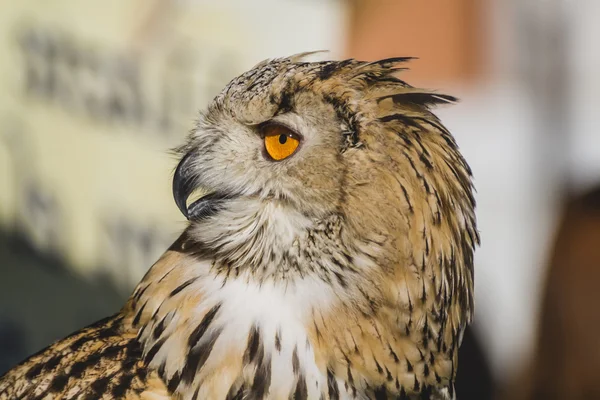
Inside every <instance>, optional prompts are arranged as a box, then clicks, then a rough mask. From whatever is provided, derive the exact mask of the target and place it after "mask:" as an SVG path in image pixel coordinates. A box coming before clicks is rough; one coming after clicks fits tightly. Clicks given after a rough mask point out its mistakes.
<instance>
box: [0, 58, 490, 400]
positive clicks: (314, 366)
mask: <svg viewBox="0 0 600 400" xmlns="http://www.w3.org/2000/svg"><path fill="white" fill-rule="evenodd" d="M404 61H406V59H402V58H398V59H390V60H382V61H377V62H370V63H367V62H359V61H355V60H345V61H327V62H313V63H310V62H304V61H303V55H300V56H294V57H290V58H286V59H277V60H273V61H266V62H263V63H261V64H259V65H257V66H256V67H255V68H253V69H252V70H250V71H248V72H246V73H244V74H243V75H241V76H240V77H238V78H236V79H234V80H233V81H232V82H231V83H230V84H229V85H228V86H227V87H226V88H225V89H224V90H223V91H222V92H221V94H219V95H218V96H217V97H216V98H215V100H214V101H213V102H212V103H211V104H210V105H209V107H208V109H207V110H206V111H205V112H204V113H202V114H201V116H200V119H199V122H198V124H197V126H196V128H195V129H194V130H193V132H192V133H191V134H190V136H189V138H188V141H187V142H186V144H185V145H184V146H182V147H181V148H180V153H181V155H182V161H181V163H180V165H179V167H178V168H177V171H176V173H175V178H174V193H175V197H176V201H177V203H178V205H179V207H180V208H181V209H182V211H183V212H184V213H185V214H186V216H188V217H189V219H190V221H191V222H190V225H189V227H188V228H187V229H186V230H185V232H184V233H183V234H182V236H181V237H180V238H179V239H178V240H177V241H176V242H175V243H174V244H173V246H172V247H171V248H170V249H169V250H168V251H167V252H166V253H165V254H164V255H163V256H162V257H161V258H160V260H158V261H157V262H156V264H155V265H154V266H153V267H152V268H151V269H150V271H149V272H148V273H147V275H146V276H145V277H144V279H143V280H142V282H141V283H140V284H139V285H138V287H137V288H136V289H135V291H134V293H133V295H132V296H131V298H130V300H129V301H128V303H127V304H126V306H125V307H124V308H123V310H122V311H121V312H120V313H119V314H118V315H116V316H114V317H112V318H111V319H108V320H106V321H103V322H100V323H99V324H98V325H97V326H95V327H92V328H88V329H87V330H83V331H81V332H79V333H77V334H75V336H73V337H71V338H68V339H65V340H63V341H60V342H58V343H56V344H54V345H53V346H51V347H49V348H48V349H46V350H44V351H43V352H42V353H40V354H38V355H36V356H34V357H32V358H30V359H29V360H27V361H25V362H24V363H23V364H22V365H20V366H18V367H16V368H15V369H14V370H12V371H10V372H8V374H7V375H5V376H4V377H3V378H1V379H0V399H9V398H26V399H34V398H44V396H42V395H53V397H54V398H61V399H71V398H83V397H78V396H79V394H83V393H85V394H90V395H91V396H92V397H91V398H144V399H162V398H177V399H225V398H228V399H261V398H271V399H284V398H294V399H338V398H340V399H341V398H357V399H367V398H369V399H370V398H373V399H386V398H400V399H417V398H418V399H450V398H453V397H454V389H453V380H454V377H455V374H456V368H457V351H458V347H459V345H460V340H461V337H462V333H463V331H464V329H465V327H466V325H467V324H468V323H469V322H470V320H471V317H472V313H473V250H474V247H475V246H476V245H477V243H478V241H479V236H478V233H477V230H476V226H475V215H474V207H475V201H474V199H473V194H472V184H471V179H470V175H471V172H470V170H469V167H468V165H467V164H466V162H465V161H464V159H463V158H462V156H461V155H460V153H459V151H458V148H457V145H456V143H455V141H454V139H453V137H452V135H451V134H450V133H449V132H448V131H447V130H446V128H444V126H443V125H442V124H441V122H440V121H439V120H438V119H437V118H436V117H435V116H434V115H433V114H432V113H431V112H430V110H429V107H430V106H432V105H435V104H438V103H446V102H451V101H452V100H453V98H452V97H450V96H445V95H439V94H435V93H433V92H430V91H427V90H422V89H417V88H413V87H411V86H409V85H407V84H406V83H404V82H403V81H401V80H399V79H398V78H396V77H395V76H394V74H395V73H396V72H397V70H398V69H399V68H397V65H398V64H399V63H402V62H404ZM266 123H275V124H277V125H278V126H283V127H284V129H289V130H290V131H291V132H293V133H294V134H297V136H294V137H295V138H297V139H298V140H299V141H300V145H299V146H298V149H297V150H296V151H295V153H293V154H292V155H291V156H289V157H288V158H285V159H283V160H282V161H273V160H272V159H269V157H268V155H266V154H265V150H264V144H263V140H264V139H263V137H261V132H263V131H262V130H263V127H264V126H265V124H266ZM290 137H292V136H290ZM282 140H283V141H285V138H283V139H282ZM197 188H199V189H201V190H202V191H203V192H204V193H209V194H208V195H207V196H205V197H203V198H202V199H200V200H199V201H197V202H195V203H194V204H192V205H190V206H188V205H187V204H186V199H187V198H188V196H189V195H190V193H191V191H192V190H194V189H197ZM99 382H101V383H99ZM107 382H108V383H107ZM36 396H37V397H36ZM47 398H52V396H51V397H47Z"/></svg>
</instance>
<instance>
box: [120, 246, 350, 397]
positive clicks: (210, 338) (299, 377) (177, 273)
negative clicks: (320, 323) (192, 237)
mask: <svg viewBox="0 0 600 400" xmlns="http://www.w3.org/2000/svg"><path fill="white" fill-rule="evenodd" d="M215 264H216V263H215V262H214V261H210V260H205V259H202V258H199V257H198V256H197V255H196V254H195V253H194V250H193V249H190V248H186V241H185V240H184V239H182V240H179V241H178V242H177V243H175V245H174V246H173V247H172V248H171V249H170V250H169V251H168V252H167V253H165V255H164V256H163V257H162V258H161V259H160V260H159V261H158V262H157V263H156V264H155V265H154V266H153V268H152V269H151V270H150V271H149V273H148V274H147V276H146V277H145V278H144V280H143V281H142V282H141V283H140V285H139V286H138V288H137V289H136V290H135V292H134V294H133V296H132V298H131V300H130V309H131V312H130V314H131V324H132V325H133V326H134V328H135V329H139V335H138V337H139V339H140V341H141V342H142V344H143V347H144V358H145V361H146V362H147V363H149V365H150V367H151V368H154V369H156V370H158V371H159V374H160V375H161V376H162V378H163V379H164V380H165V382H166V383H167V385H168V387H169V389H170V390H171V391H172V392H174V393H175V392H176V393H179V394H180V395H181V396H182V398H184V399H185V398H193V397H194V396H197V398H233V397H235V395H236V394H238V393H245V394H247V393H252V394H253V395H255V396H256V398H263V396H262V395H264V394H265V393H266V392H268V393H269V396H271V398H287V397H289V396H290V394H294V393H298V395H299V396H300V398H320V397H322V396H323V394H325V393H327V385H328V380H327V372H326V371H327V369H326V365H325V364H324V362H323V361H321V364H320V363H319V361H318V358H319V357H318V355H317V353H316V349H315V348H314V346H313V345H312V339H311V335H314V333H313V329H310V328H308V327H309V326H310V324H312V323H313V322H312V321H313V320H314V319H316V318H318V319H321V320H322V319H323V313H324V312H326V311H328V310H329V309H331V308H332V307H334V306H335V304H336V303H337V302H339V297H338V296H337V295H336V294H335V289H334V286H332V285H330V284H329V283H327V282H325V281H323V280H320V279H314V278H313V277H309V278H300V277H293V278H289V279H287V280H285V281H282V280H272V279H271V280H263V281H260V282H259V281H257V280H256V279H254V277H253V274H252V271H251V270H249V269H248V270H246V271H243V272H241V273H240V274H238V275H237V276H231V275H227V274H224V273H222V272H220V271H219V269H218V268H216V267H215ZM340 384H341V382H340ZM227 396H230V397H227Z"/></svg>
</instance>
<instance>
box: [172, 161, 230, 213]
mask: <svg viewBox="0 0 600 400" xmlns="http://www.w3.org/2000/svg"><path fill="white" fill-rule="evenodd" d="M194 167H197V166H195V165H194V154H193V152H189V153H187V154H186V155H185V156H184V157H183V158H182V159H181V161H180V162H179V164H178V165H177V168H176V169H175V174H174V176H173V198H174V199H175V204H177V207H178V208H179V211H181V213H182V214H183V215H184V216H185V217H186V218H187V219H188V220H190V221H199V220H201V219H203V218H207V217H209V216H211V215H213V214H214V213H216V212H217V211H219V210H220V209H221V208H222V205H223V203H224V201H225V200H227V199H230V198H231V197H232V196H230V195H227V194H223V193H220V192H213V193H210V194H208V195H206V196H203V197H202V198H200V199H198V200H196V201H195V202H193V203H192V204H190V205H189V206H188V205H187V200H188V198H189V197H190V195H191V194H192V193H193V192H194V190H196V188H197V187H198V186H199V185H198V182H197V176H196V175H195V174H194V172H193V171H194Z"/></svg>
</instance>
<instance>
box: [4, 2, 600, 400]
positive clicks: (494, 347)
mask: <svg viewBox="0 0 600 400" xmlns="http://www.w3.org/2000/svg"><path fill="white" fill-rule="evenodd" d="M599 15H600V2H598V1H597V0H578V1H568V0H529V1H520V0H453V1H451V2H450V1H447V0H426V1H409V0H388V1H386V0H362V1H361V0H353V1H352V0H253V1H245V0H152V1H149V0H143V1H142V0H128V1H124V0H104V1H102V2H100V1H90V0H87V1H81V0H48V1H46V2H39V1H33V0H21V1H19V2H16V1H2V2H0V374H1V373H2V372H3V371H5V370H6V369H8V368H9V367H10V366H12V365H13V364H15V363H17V362H18V361H20V360H21V359H22V358H24V357H25V356H27V355H29V354H30V353H32V352H34V351H37V350H39V349H40V348H42V347H44V346H46V345H47V344H49V343H50V342H52V341H53V340H56V339H58V338H60V337H62V336H64V335H66V334H68V333H70V332H71V331H73V330H75V329H77V328H80V327H82V326H83V325H85V324H88V323H91V322H93V321H95V320H96V319H99V318H100V317H103V316H105V315H108V314H109V313H113V312H116V311H117V310H118V309H119V307H120V306H121V304H122V303H123V301H124V300H125V299H126V298H127V296H128V295H129V293H130V291H131V290H132V288H133V287H134V285H135V284H136V283H137V281H138V280H139V279H140V278H141V276H142V275H143V274H144V272H145V271H146V270H147V269H148V268H149V266H150V265H151V264H152V263H153V262H154V261H155V260H156V258H157V257H158V256H159V255H160V254H161V253H162V252H163V251H164V250H165V249H166V247H167V246H168V245H169V244H170V243H171V241H173V240H174V239H175V238H176V237H177V235H178V233H179V232H180V231H181V230H182V229H183V227H184V226H185V223H184V219H183V217H182V216H181V215H180V214H179V212H178V211H177V209H176V207H175V205H174V202H173V201H172V199H171V189H170V184H171V182H170V180H171V174H172V171H173V168H174V166H175V164H176V160H175V158H174V157H173V156H172V155H171V154H170V153H169V149H171V148H173V147H174V146H176V145H177V144H179V143H181V141H182V139H183V137H184V136H185V134H186V133H187V132H188V131H189V129H190V128H191V127H192V126H193V122H194V118H195V116H196V113H197V111H198V109H200V108H202V107H204V106H205V105H206V104H207V103H208V102H209V101H210V100H211V98H212V97H213V96H214V95H215V94H217V93H218V91H219V90H220V88H221V87H222V86H223V85H225V84H226V83H227V82H228V81H229V80H230V79H231V78H233V77H234V76H235V75H237V74H239V73H241V72H243V71H244V70H246V69H248V68H250V67H252V66H254V65H255V64H256V63H257V62H259V61H261V60H263V59H265V58H270V57H281V56H287V55H291V54H294V53H299V52H303V51H308V50H322V49H327V50H330V53H329V55H326V56H325V57H331V58H341V57H353V58H359V59H364V60H372V59H377V58H384V57H389V56H414V57H418V60H415V61H413V62H411V63H410V65H409V66H410V68H411V70H410V71H407V72H406V73H404V75H403V78H404V79H406V80H407V81H408V82H409V83H411V84H412V85H415V86H424V87H428V88H435V89H438V90H439V91H440V92H445V93H449V94H453V95H456V96H458V97H459V98H460V99H461V102H460V103H459V104H458V105H455V106H452V107H447V108H443V109H440V110H438V112H437V113H438V115H439V116H440V117H441V118H442V120H443V121H444V123H445V124H446V125H447V127H448V128H449V129H450V131H451V132H453V133H454V135H455V136H456V138H457V140H458V143H459V145H460V146H461V148H462V151H463V153H464V154H465V157H466V158H467V160H468V161H469V163H470V164H471V166H472V168H473V170H474V174H475V184H476V187H477V191H478V193H477V200H478V210H477V213H478V219H479V229H480V231H481V236H482V246H481V248H480V249H479V250H478V252H477V255H476V319H475V323H474V325H473V327H472V329H471V331H469V333H468V335H467V338H466V339H465V344H464V346H463V348H462V349H461V353H462V355H461V358H460V364H461V365H460V367H459V383H458V386H459V387H458V394H459V396H460V399H470V398H472V399H491V398H497V399H499V398H507V399H515V398H522V399H563V398H565V399H574V398H581V399H590V398H600V389H599V388H600V379H598V378H599V377H600V334H599V333H598V332H599V329H597V328H600V311H598V307H599V306H600V291H598V282H599V281H600V189H598V186H596V185H600V134H599V133H598V130H599V129H600V111H599V110H600V96H598V95H597V93H598V92H599V90H600V74H598V71H600V47H598V45H597V41H598V39H599V38H600V25H599V24H597V19H598V18H597V17H598V16H599Z"/></svg>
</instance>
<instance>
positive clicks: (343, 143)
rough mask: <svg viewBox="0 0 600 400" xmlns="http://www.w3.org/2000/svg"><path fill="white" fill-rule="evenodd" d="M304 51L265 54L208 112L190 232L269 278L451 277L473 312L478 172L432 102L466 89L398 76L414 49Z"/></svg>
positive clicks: (198, 140) (192, 183) (189, 171)
mask: <svg viewBox="0 0 600 400" xmlns="http://www.w3.org/2000/svg"><path fill="white" fill-rule="evenodd" d="M303 60H304V55H300V56H292V57H289V58H283V59H276V60H270V61H264V62H262V63H260V64H259V65H257V66H256V67H254V68H252V69H251V70H250V71H248V72H246V73H244V74H242V75H241V76H239V77H237V78H235V79H234V80H232V81H231V82H230V83H229V84H228V85H227V86H226V87H225V88H224V89H223V91H222V92H221V93H220V94H219V95H218V96H217V97H216V98H215V99H214V101H213V102H212V103H211V104H210V105H209V106H208V108H207V109H206V110H205V111H204V112H203V113H202V114H201V115H200V118H199V121H198V123H197V125H196V127H195V128H194V129H193V131H192V132H191V134H190V135H189V138H188V140H187V143H186V144H185V145H184V146H182V147H181V148H180V149H179V151H180V153H181V156H182V159H181V162H180V163H179V165H178V167H177V169H176V171H175V176H174V181H173V191H174V197H175V200H176V203H177V205H178V206H179V208H180V210H181V211H182V212H183V214H184V215H185V216H186V217H187V218H188V219H189V220H190V227H189V228H188V237H189V238H190V240H191V241H192V242H193V243H194V245H195V246H196V247H197V248H198V249H199V250H198V251H199V252H201V253H203V254H205V255H206V256H207V257H210V258H211V259H213V260H215V263H216V265H218V266H219V268H222V270H223V271H224V273H227V274H229V273H231V272H232V271H233V272H234V273H236V274H240V273H245V274H248V276H249V277H251V279H258V280H265V279H274V280H277V279H289V278H291V277H294V276H316V277H318V278H319V279H324V280H328V281H330V282H332V284H337V285H342V286H344V285H345V286H348V285H349V284H350V283H351V282H360V281H361V279H362V278H361V277H364V276H370V277H374V276H378V277H379V278H380V279H383V280H385V279H388V278H389V277H390V276H394V275H395V274H398V273H399V272H398V271H401V272H402V273H406V271H410V270H411V269H413V268H415V269H422V270H423V271H425V270H427V271H430V272H428V273H429V274H430V275H433V274H438V275H439V276H438V283H439V282H441V281H442V280H445V281H447V280H448V279H450V278H449V277H450V276H452V279H456V280H457V282H459V281H460V282H461V286H462V287H464V288H466V289H465V290H464V294H463V296H462V297H461V296H460V295H459V296H458V297H457V298H458V301H461V302H462V303H463V304H462V305H463V306H464V307H465V308H468V309H470V308H471V302H472V299H471V286H472V254H473V247H474V246H475V245H476V243H477V242H478V235H477V231H476V228H475V214H474V207H475V201H474V198H473V193H472V190H473V189H472V183H471V171H470V169H469V167H468V165H467V163H466V162H465V160H464V159H463V157H462V156H461V154H460V152H459V150H458V147H457V145H456V142H455V140H454V138H453V137H452V135H451V134H450V133H449V132H448V130H447V129H446V128H445V127H444V126H443V125H442V124H441V122H440V121H439V120H438V118H436V117H435V116H434V115H433V114H432V112H431V111H430V107H431V106H434V105H436V104H440V103H449V102H453V101H454V100H455V99H454V98H453V97H451V96H447V95H441V94H437V93H434V92H432V91H428V90H423V89H418V88H414V87H412V86H410V85H408V84H407V83H405V82H403V81H402V80H400V79H399V78H397V77H396V75H397V73H398V72H399V71H400V70H401V69H402V68H399V64H402V63H403V62H405V61H407V60H408V59H406V58H394V59H386V60H380V61H375V62H361V61H356V60H352V59H350V60H344V61H324V62H305V61H303ZM195 190H200V191H201V192H202V193H203V194H204V196H203V197H201V198H200V199H199V200H196V201H195V202H193V203H192V204H189V205H188V202H187V200H188V198H189V196H190V194H191V193H192V192H193V191H195ZM349 271H353V272H352V273H350V272H349ZM430 278H431V276H430ZM434 280H435V278H434ZM434 284H435V282H434ZM455 300H456V299H455Z"/></svg>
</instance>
